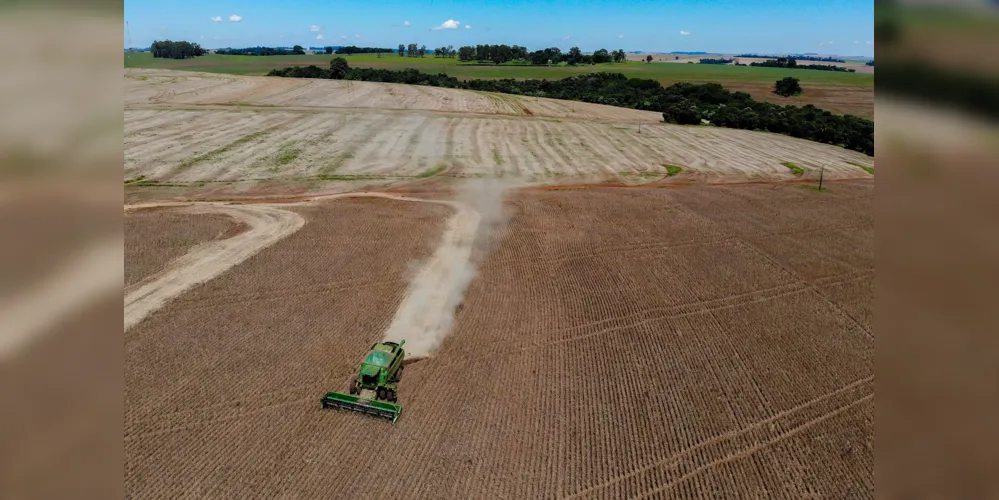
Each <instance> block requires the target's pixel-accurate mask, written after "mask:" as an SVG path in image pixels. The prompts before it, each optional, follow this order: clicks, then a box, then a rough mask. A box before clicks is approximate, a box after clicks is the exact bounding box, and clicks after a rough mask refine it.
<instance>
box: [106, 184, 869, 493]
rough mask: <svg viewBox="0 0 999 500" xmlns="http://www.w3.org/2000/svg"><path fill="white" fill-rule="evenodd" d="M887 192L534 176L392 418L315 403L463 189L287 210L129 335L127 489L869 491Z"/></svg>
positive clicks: (335, 386)
mask: <svg viewBox="0 0 999 500" xmlns="http://www.w3.org/2000/svg"><path fill="white" fill-rule="evenodd" d="M873 200H874V183H873V181H863V180H862V181H843V182H837V183H834V185H833V186H832V187H830V189H828V190H826V191H822V192H816V191H812V190H806V189H803V188H802V187H801V186H799V185H783V184H782V185H765V184H764V185H738V186H736V185H732V186H700V185H697V186H686V187H667V188H631V189H619V188H591V189H577V190H559V191H545V190H528V191H520V192H518V193H517V194H515V195H513V196H511V197H510V198H509V199H508V201H507V204H506V205H507V208H508V212H509V218H508V220H507V223H506V226H505V230H504V231H502V232H501V235H502V237H501V238H500V240H499V241H497V242H496V245H495V246H494V247H493V248H492V251H491V252H489V253H488V254H485V255H484V256H483V259H484V260H482V261H481V262H480V265H479V266H478V268H477V269H476V277H475V279H474V280H472V281H471V283H470V285H469V288H468V289H467V291H466V293H465V296H464V302H463V304H462V307H460V308H459V310H458V312H457V313H456V315H455V318H454V325H453V331H452V332H451V334H450V335H449V336H448V337H447V338H446V339H444V342H443V344H442V345H441V346H440V349H439V350H438V351H437V352H436V353H434V354H433V355H432V356H430V357H427V358H425V359H423V360H422V361H420V362H419V363H411V364H409V365H408V366H407V369H406V374H405V376H404V378H403V380H402V382H401V386H400V402H401V403H402V404H403V406H404V408H405V409H404V412H403V415H402V418H401V419H400V420H399V422H398V423H397V424H395V425H392V424H390V423H387V422H383V421H378V420H375V419H372V418H368V417H365V416H363V415H357V414H350V413H341V412H335V411H329V410H323V409H321V408H320V405H319V398H320V397H321V396H322V394H323V393H325V391H328V390H343V389H344V388H345V387H346V384H347V381H348V380H349V379H350V377H351V376H353V375H354V373H355V370H356V369H357V362H358V361H359V360H360V358H361V357H362V356H363V354H364V352H365V351H366V350H367V349H368V348H370V346H371V344H372V343H374V342H376V341H378V340H380V339H381V338H382V336H383V334H384V333H385V331H386V330H387V329H388V327H389V325H390V324H391V323H392V320H393V317H394V315H395V314H396V312H397V310H398V309H399V305H400V304H401V303H402V301H403V300H404V299H405V294H406V291H407V288H408V284H409V282H410V280H411V278H412V277H413V276H415V275H416V274H418V272H419V271H418V269H419V268H420V263H424V262H427V261H428V259H429V258H430V257H431V256H432V254H433V252H434V248H435V247H436V246H437V245H439V243H440V236H441V234H442V233H443V232H444V230H445V227H446V221H447V220H448V219H449V218H450V217H453V215H452V209H451V208H449V207H446V206H439V205H434V204H428V203H418V204H417V203H409V202H404V201H398V200H386V199H340V200H335V201H325V202H320V203H316V204H314V205H307V206H296V207H285V208H284V210H293V211H295V212H296V213H298V214H300V215H301V216H302V217H303V218H305V219H306V220H307V221H308V223H307V224H305V226H304V227H303V228H302V229H301V230H300V231H298V232H296V233H294V234H292V235H290V236H288V237H287V238H286V239H283V240H281V241H279V242H277V243H275V244H273V245H272V246H270V247H267V248H265V249H263V250H261V251H260V252H259V253H257V254H255V255H253V256H251V257H249V258H247V259H246V261H245V262H243V263H242V264H241V265H239V266H236V267H234V268H232V269H230V270H229V271H228V272H226V273H224V274H221V275H220V276H218V277H217V278H215V279H213V280H211V281H208V282H207V283H203V284H200V285H197V286H195V287H194V288H192V289H191V290H190V291H189V292H188V293H186V294H184V295H182V296H180V297H177V298H176V299H174V300H173V301H171V302H170V303H168V304H167V305H166V306H165V307H164V308H162V309H160V310H158V311H156V312H154V313H152V314H150V315H149V317H148V318H147V319H146V320H145V321H143V322H141V323H139V324H137V325H136V326H135V327H134V328H132V329H130V330H128V331H127V332H125V341H124V343H125V348H124V351H125V368H124V369H125V377H124V378H125V418H124V427H125V431H124V448H125V466H124V474H125V494H126V496H135V497H150V496H182V495H189V496H216V497H217V496H241V495H252V496H269V497H277V496H293V497H294V496H300V497H316V496H328V495H329V494H330V492H331V491H336V492H337V495H342V496H379V497H382V496H385V497H393V496H395V497H416V498H421V497H434V498H481V497H487V496H488V497H510V498H537V497H588V498H589V497H593V498H596V497H615V498H616V497H639V496H697V495H704V494H705V492H707V491H714V492H725V494H727V495H729V496H740V497H761V496H778V497H793V498H802V497H812V496H823V497H831V498H847V497H871V496H873V492H874V482H873V468H874V451H873V438H874V430H873V429H874V422H873V410H874V382H873V375H874V340H873V309H872V308H871V307H870V306H865V304H870V302H869V300H870V297H872V295H873V274H874V258H873V255H874V239H873V234H874V233H873V232H874V226H873V224H874V219H873ZM388 477H391V478H392V480H391V481H386V480H385V478H388ZM347 478H349V480H348V479H347Z"/></svg>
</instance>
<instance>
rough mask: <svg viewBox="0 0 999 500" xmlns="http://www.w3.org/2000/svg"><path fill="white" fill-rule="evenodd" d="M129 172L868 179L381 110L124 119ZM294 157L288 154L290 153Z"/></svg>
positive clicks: (714, 137) (733, 151)
mask: <svg viewBox="0 0 999 500" xmlns="http://www.w3.org/2000/svg"><path fill="white" fill-rule="evenodd" d="M125 114H126V123H125V167H126V173H127V175H128V176H129V177H136V176H138V175H144V176H146V177H147V178H149V179H153V180H157V181H161V182H182V183H184V182H186V183H197V182H213V181H244V182H247V181H259V180H279V179H305V178H310V177H317V176H354V177H358V178H376V179H377V178H381V179H384V180H393V179H404V178H413V177H417V176H419V175H421V174H423V173H425V172H427V171H428V170H430V169H432V168H434V167H436V166H445V167H447V170H446V173H447V175H450V176H465V177H468V176H471V177H479V176H486V177H500V176H514V177H519V178H522V179H525V180H528V181H533V182H555V181H560V182H564V181H575V182H584V181H595V180H605V179H616V180H622V179H623V180H635V179H639V180H640V179H645V180H659V179H662V178H664V177H665V176H666V173H667V172H666V169H665V167H664V165H680V166H682V168H683V170H684V172H686V174H687V175H688V176H694V178H700V179H704V180H713V181H723V180H733V179H735V180H737V179H743V180H744V179H747V178H749V179H791V178H795V177H794V175H793V174H791V173H790V172H789V171H788V170H787V169H786V168H785V167H783V166H782V162H784V161H789V160H794V161H795V163H797V164H799V165H801V166H802V168H804V169H805V174H804V177H805V178H815V179H817V178H818V175H819V169H820V167H823V166H824V167H825V172H824V174H823V175H824V177H825V178H826V179H835V178H844V177H867V176H869V174H867V173H866V172H864V171H863V170H862V169H861V168H860V167H857V166H855V165H851V164H849V163H848V162H849V161H858V158H856V154H855V153H852V152H849V151H847V150H844V149H840V148H834V147H831V146H826V145H822V144H817V143H810V142H806V141H799V140H795V139H790V138H787V137H783V136H777V135H772V134H761V133H755V132H748V131H740V130H728V129H714V128H708V127H705V128H703V129H693V128H685V127H677V126H667V125H661V124H656V125H651V126H645V127H643V129H642V132H641V133H639V132H638V127H637V126H635V125H609V124H601V123H594V122H556V121H545V120H534V119H514V118H490V117H481V116H471V117H460V118H458V117H448V116H436V115H421V114H414V113H392V112H384V111H372V112H344V111H327V112H323V113H302V112H291V111H271V112H266V113H253V112H231V111H184V110H177V111H160V110H129V111H126V112H125ZM289 150H293V151H295V154H294V155H293V156H288V153H287V152H288V151H289Z"/></svg>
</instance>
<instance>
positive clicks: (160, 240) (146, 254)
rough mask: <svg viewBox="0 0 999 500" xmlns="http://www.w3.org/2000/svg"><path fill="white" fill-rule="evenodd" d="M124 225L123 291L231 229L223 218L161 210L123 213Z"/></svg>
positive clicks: (226, 219)
mask: <svg viewBox="0 0 999 500" xmlns="http://www.w3.org/2000/svg"><path fill="white" fill-rule="evenodd" d="M124 224H125V226H124V235H125V256H124V258H125V287H128V286H130V285H133V284H135V283H138V282H139V281H141V280H142V279H144V278H146V277H148V276H150V275H152V274H154V273H157V272H159V271H160V270H162V269H164V268H165V267H166V265H167V263H168V262H170V261H171V260H173V259H175V258H177V257H180V256H181V255H184V254H185V253H187V251H188V250H190V249H191V247H193V246H194V245H197V244H199V243H203V242H207V241H211V240H213V239H216V238H221V237H224V236H226V234H227V233H228V232H229V231H231V230H233V229H234V228H235V224H234V223H233V221H232V220H231V219H229V218H228V217H225V216H221V215H212V214H189V213H183V212H182V211H177V210H162V209H160V210H154V211H135V212H131V213H126V214H125V222H124Z"/></svg>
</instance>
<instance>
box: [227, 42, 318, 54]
mask: <svg viewBox="0 0 999 500" xmlns="http://www.w3.org/2000/svg"><path fill="white" fill-rule="evenodd" d="M331 48H332V47H331ZM215 53H216V54H222V55H227V56H291V55H301V54H304V53H305V49H304V48H303V47H302V46H301V45H296V46H294V47H292V49H291V50H287V49H276V48H273V47H247V48H245V49H219V50H216V51H215ZM328 53H329V52H327V54H328Z"/></svg>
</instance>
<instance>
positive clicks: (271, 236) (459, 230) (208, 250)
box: [124, 193, 480, 357]
mask: <svg viewBox="0 0 999 500" xmlns="http://www.w3.org/2000/svg"><path fill="white" fill-rule="evenodd" d="M365 197H367V198H387V199H392V200H398V201H409V202H418V203H433V204H438V205H445V206H448V207H451V208H452V209H454V214H453V215H452V216H451V218H450V219H449V220H448V222H447V227H446V229H445V231H444V234H443V236H442V238H441V242H440V245H439V246H438V248H437V249H436V250H435V252H434V254H433V257H431V258H430V259H429V260H428V261H427V262H426V263H425V264H424V265H423V267H422V268H421V269H420V270H419V271H418V272H417V274H416V276H415V278H414V280H413V282H412V283H411V286H410V288H409V290H408V291H407V294H406V297H405V299H404V300H403V302H402V304H401V305H400V306H399V308H398V310H397V312H396V316H395V319H394V320H393V321H392V324H391V326H390V327H389V328H388V330H387V332H386V337H385V338H386V340H394V341H399V340H403V339H405V340H406V341H407V346H406V347H407V350H408V351H409V352H410V353H411V355H412V356H416V357H425V356H429V355H430V354H431V353H432V352H433V350H434V349H436V347H437V346H439V345H440V343H441V341H443V339H444V337H445V336H446V335H447V334H448V333H449V331H450V327H451V322H452V319H453V314H454V311H455V308H456V307H457V306H458V304H460V302H461V297H462V294H463V292H464V290H465V288H466V287H467V286H468V283H469V282H470V281H471V279H472V277H473V275H474V269H473V268H472V265H471V262H470V256H471V252H472V247H473V243H474V241H475V237H476V233H477V230H478V228H479V220H480V216H479V214H478V212H476V211H475V210H474V209H472V207H470V206H469V205H467V204H464V203H460V202H457V201H449V200H429V199H423V198H412V197H408V196H400V195H392V194H386V193H346V194H338V195H330V196H321V197H316V198H313V199H310V200H308V201H305V202H300V203H294V204H285V205H280V206H278V205H263V204H258V205H253V204H249V205H229V204H222V203H208V202H204V203H192V204H190V208H189V210H190V211H191V212H192V213H209V212H211V213H220V214H224V215H227V216H229V217H232V218H233V219H235V220H236V221H237V222H240V223H244V224H246V225H247V226H248V227H249V230H247V231H246V232H243V233H241V234H238V235H236V236H234V237H232V238H228V239H224V240H216V241H212V242H208V243H205V244H201V245H198V246H196V247H194V248H193V249H192V250H191V251H190V252H188V253H187V254H185V255H184V256H182V257H180V258H178V259H176V260H174V261H173V262H172V263H171V264H170V265H169V267H167V268H166V269H164V270H162V271H160V272H158V273H156V274H154V275H152V276H150V277H148V278H146V279H144V280H142V281H141V282H139V283H137V284H136V285H134V286H131V287H128V288H126V290H125V320H124V329H125V330H126V331H127V330H128V329H129V328H131V327H132V326H134V325H136V324H137V323H139V322H140V321H142V319H143V318H145V317H146V316H147V315H149V314H150V313H152V312H153V311H155V310H157V309H159V308H161V307H163V306H164V305H165V304H166V303H167V302H168V301H169V300H170V299H172V298H174V297H177V296H178V295H180V294H182V293H184V292H185V291H187V290H189V289H191V288H192V287H194V286H195V285H197V284H199V283H204V282H206V281H208V280H210V279H212V278H214V277H216V276H218V275H220V274H222V273H223V272H225V271H226V270H228V269H229V268H231V267H233V266H235V265H237V264H239V263H240V262H243V261H245V260H246V259H248V258H250V257H251V256H253V255H254V254H256V253H257V252H259V251H261V250H263V249H264V248H266V247H268V246H270V245H272V244H274V243H276V242H278V241H280V240H281V239H282V238H284V237H286V236H288V235H290V234H292V233H294V232H295V231H298V230H299V229H300V228H301V227H302V226H303V225H304V224H305V220H304V219H303V218H302V217H301V216H300V215H298V214H296V213H294V212H291V211H289V210H286V209H284V208H281V207H290V206H301V205H304V204H310V203H314V202H318V201H326V200H332V199H339V198H365ZM184 205H185V204H184V203H175V202H168V203H162V204H156V203H150V204H142V205H131V206H127V207H125V209H126V211H127V210H135V209H139V208H153V207H163V206H166V207H169V206H184Z"/></svg>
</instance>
